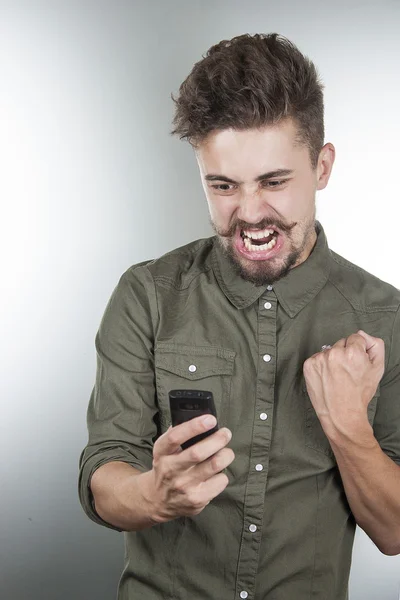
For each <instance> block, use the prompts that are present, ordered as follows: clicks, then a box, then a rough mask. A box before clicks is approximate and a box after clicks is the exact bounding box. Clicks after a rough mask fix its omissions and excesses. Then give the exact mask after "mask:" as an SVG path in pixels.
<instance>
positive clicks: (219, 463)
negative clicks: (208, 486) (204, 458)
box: [211, 453, 225, 472]
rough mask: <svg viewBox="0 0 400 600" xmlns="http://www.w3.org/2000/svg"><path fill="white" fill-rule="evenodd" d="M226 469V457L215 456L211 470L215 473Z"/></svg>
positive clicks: (212, 459) (221, 455)
mask: <svg viewBox="0 0 400 600" xmlns="http://www.w3.org/2000/svg"><path fill="white" fill-rule="evenodd" d="M224 467H225V460H224V455H223V454H220V453H219V454H214V456H213V457H212V458H211V468H212V470H213V471H216V472H218V471H222V469H223V468H224Z"/></svg>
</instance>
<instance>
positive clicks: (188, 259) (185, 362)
mask: <svg viewBox="0 0 400 600" xmlns="http://www.w3.org/2000/svg"><path fill="white" fill-rule="evenodd" d="M316 231H317V234H318V239H317V242H316V245H315V246H314V249H313V251H312V253H311V254H310V256H309V257H308V258H307V260H306V261H305V262H304V263H302V264H301V265H299V266H298V267H296V268H294V269H292V270H291V271H290V272H289V273H288V275H287V276H285V277H284V278H282V279H281V280H279V281H278V282H276V283H275V284H274V285H273V286H266V287H256V286H254V285H253V284H252V283H249V282H246V281H245V280H243V279H242V278H241V277H239V276H238V275H236V274H235V271H234V270H233V267H232V266H231V264H230V262H229V260H228V259H227V258H226V257H225V256H224V255H223V253H222V252H221V250H220V248H219V244H218V242H217V240H216V238H215V237H211V238H207V239H202V240H198V241H195V242H193V243H190V244H188V245H186V246H184V247H182V248H178V249H177V250H174V251H172V252H170V253H168V254H166V255H164V256H162V257H161V258H159V259H157V260H152V261H147V262H145V263H140V264H138V265H134V266H132V267H130V268H129V269H128V270H127V271H126V272H125V273H124V274H123V275H122V277H121V278H120V280H119V283H118V285H117V286H116V288H115V290H114V292H113V294H112V296H111V298H110V300H109V303H108V305H107V308H106V310H105V313H104V316H103V319H102V321H101V324H100V327H99V331H98V333H97V336H96V350H97V361H98V362H97V374H96V382H95V386H94V389H93V392H92V395H91V399H90V405H89V410H88V429H89V442H88V445H87V447H86V448H85V450H84V452H83V453H82V456H81V461H80V467H81V471H80V499H81V503H82V505H83V508H84V510H85V511H86V513H87V514H88V516H89V517H90V518H91V519H93V520H94V521H95V522H97V523H100V524H102V525H106V526H109V525H107V524H106V523H105V522H104V521H102V519H101V518H100V517H99V516H98V515H97V514H96V512H95V510H94V508H93V499H92V497H91V493H90V488H89V483H90V478H91V475H92V473H93V472H94V471H95V469H97V468H98V467H99V466H100V465H103V464H104V463H106V462H108V461H111V460H119V461H124V462H127V463H129V464H131V465H132V466H134V467H136V468H137V469H140V470H142V471H145V470H149V469H151V466H152V446H153V442H154V440H155V439H156V438H157V436H159V435H160V434H161V433H163V432H164V431H166V429H167V428H168V427H169V425H170V413H169V402H168V391H169V390H172V389H176V388H192V389H195V390H196V389H200V390H207V391H211V392H213V395H214V400H215V403H216V409H217V414H218V422H219V426H220V427H223V426H226V427H228V428H229V429H230V430H231V431H232V440H231V442H230V444H229V446H230V447H231V448H232V449H233V450H234V452H235V455H236V457H235V460H234V461H233V463H232V464H231V465H230V466H229V467H228V468H227V470H226V472H227V475H228V477H229V481H230V483H229V485H228V486H227V488H226V489H225V490H224V491H223V492H222V493H221V494H220V495H219V496H217V497H216V498H215V499H214V500H213V501H212V502H211V503H210V504H209V505H208V506H206V508H205V509H204V510H203V511H202V512H201V513H200V514H199V515H197V516H194V517H182V518H178V519H175V520H173V521H170V522H168V523H165V524H160V525H156V526H154V527H151V528H149V529H145V530H142V531H139V532H130V533H125V541H126V561H125V568H124V571H123V574H122V578H121V581H120V584H119V595H118V598H119V600H133V599H134V598H141V599H142V600H161V599H162V600H166V599H170V600H188V599H190V600H235V599H238V600H239V599H241V598H248V599H249V600H253V599H254V600H294V599H296V600H306V599H307V600H309V599H311V598H315V599H318V600H345V599H346V598H347V597H348V578H349V571H350V563H351V553H352V546H353V539H354V530H355V520H354V517H353V515H352V512H351V510H350V508H349V504H348V502H347V499H346V496H345V492H344V488H343V484H342V481H341V477H340V473H339V470H338V468H337V464H336V461H335V455H334V454H333V452H332V449H331V447H330V444H329V441H328V439H327V437H326V436H325V434H324V432H323V430H322V427H321V425H320V423H319V420H318V417H317V415H316V413H315V411H314V409H313V406H312V404H311V401H310V399H309V397H308V395H307V391H306V387H305V380H304V376H303V363H304V361H305V360H306V359H307V358H308V357H309V356H311V355H312V354H314V353H316V352H319V351H320V350H321V346H322V345H323V344H331V345H332V344H334V343H335V342H336V341H337V340H339V339H340V338H344V337H347V336H349V335H350V334H352V333H355V332H357V331H358V330H359V329H363V330H365V331H366V332H367V333H369V334H371V335H373V336H376V337H380V338H382V339H383V340H384V342H385V374H384V376H383V378H382V380H381V382H380V385H379V386H378V389H377V391H376V394H375V395H374V397H373V398H372V400H371V402H370V404H369V407H368V418H369V421H370V423H371V424H373V427H374V434H375V436H376V438H377V439H378V441H379V444H380V445H381V447H382V449H383V451H384V452H385V453H386V454H387V455H388V456H389V457H390V458H391V459H392V460H394V461H395V462H396V463H397V464H400V365H399V363H400V317H399V305H400V291H399V290H397V289H396V288H394V287H393V286H391V285H389V284H388V283H385V282H383V281H381V280H379V279H378V278H377V277H374V276H373V275H371V274H369V273H367V272H366V271H364V270H363V269H361V268H359V267H357V266H355V265H353V264H352V263H350V262H348V261H347V260H345V259H344V258H342V257H340V256H339V255H338V254H336V253H335V252H333V251H332V250H330V249H329V247H328V244H327V240H326V236H325V234H324V231H323V228H322V226H321V224H320V223H319V222H318V221H317V222H316ZM193 366H194V367H195V368H194V367H193ZM114 529H117V528H115V527H114Z"/></svg>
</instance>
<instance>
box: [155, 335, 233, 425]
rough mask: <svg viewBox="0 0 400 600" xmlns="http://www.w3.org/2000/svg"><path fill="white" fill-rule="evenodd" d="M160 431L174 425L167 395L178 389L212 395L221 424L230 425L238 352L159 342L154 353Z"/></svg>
mask: <svg viewBox="0 0 400 600" xmlns="http://www.w3.org/2000/svg"><path fill="white" fill-rule="evenodd" d="M154 356H155V367H156V386H157V399H158V407H159V417H160V425H161V432H162V433H163V432H164V431H166V430H167V429H168V427H169V426H170V425H171V414H170V408H169V398H168V392H170V391H171V390H176V389H180V388H182V389H189V390H204V391H207V392H212V394H213V397H214V403H215V408H216V411H217V417H218V425H219V427H224V426H226V425H227V418H228V411H229V399H230V391H231V384H232V375H233V368H234V361H235V356H236V353H235V352H234V351H233V350H227V349H226V348H219V347H215V346H187V345H182V344H174V343H169V342H162V343H159V344H158V345H157V346H156V348H155V351H154Z"/></svg>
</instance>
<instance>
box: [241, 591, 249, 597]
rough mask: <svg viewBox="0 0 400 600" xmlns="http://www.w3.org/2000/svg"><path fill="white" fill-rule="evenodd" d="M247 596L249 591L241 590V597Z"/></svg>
mask: <svg viewBox="0 0 400 600" xmlns="http://www.w3.org/2000/svg"><path fill="white" fill-rule="evenodd" d="M247 596H248V593H247V592H245V591H244V590H243V592H240V597H241V598H247Z"/></svg>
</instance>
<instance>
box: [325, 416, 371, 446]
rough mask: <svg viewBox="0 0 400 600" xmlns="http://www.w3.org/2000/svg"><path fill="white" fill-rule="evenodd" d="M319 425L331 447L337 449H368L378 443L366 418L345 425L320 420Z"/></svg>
mask: <svg viewBox="0 0 400 600" xmlns="http://www.w3.org/2000/svg"><path fill="white" fill-rule="evenodd" d="M321 425H322V428H323V430H324V432H325V435H326V436H327V438H328V440H329V442H330V443H331V445H335V446H338V447H340V446H350V445H351V446H358V447H360V448H361V447H362V448H365V449H368V448H373V447H374V446H376V445H377V443H378V442H377V440H376V438H375V436H374V431H373V429H372V427H371V425H370V423H369V421H368V418H367V416H365V418H364V417H362V418H357V419H355V420H354V421H353V422H352V423H346V424H343V423H340V422H338V423H333V422H332V421H331V420H329V421H327V420H325V422H324V421H323V420H321Z"/></svg>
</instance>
